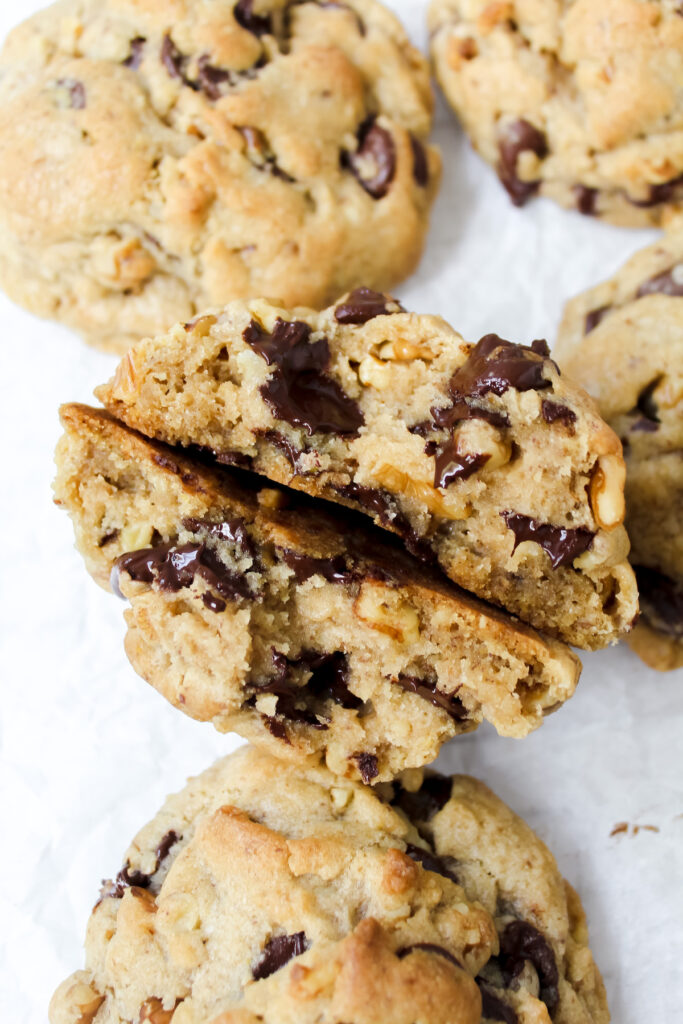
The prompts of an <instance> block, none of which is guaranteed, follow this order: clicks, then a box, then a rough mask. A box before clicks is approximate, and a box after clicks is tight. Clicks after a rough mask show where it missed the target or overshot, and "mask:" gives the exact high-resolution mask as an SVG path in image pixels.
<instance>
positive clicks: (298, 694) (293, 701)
mask: <svg viewBox="0 0 683 1024" xmlns="http://www.w3.org/2000/svg"><path fill="white" fill-rule="evenodd" d="M299 664H300V662H296V661H290V660H289V659H288V658H287V657H285V655H284V654H281V653H280V652H279V651H273V666H274V668H275V675H274V676H273V677H272V678H271V679H268V680H265V681H264V682H262V683H257V684H255V686H254V687H253V688H254V690H255V693H254V694H253V695H252V696H251V697H250V698H249V700H247V701H246V706H247V707H254V706H255V705H256V699H257V697H258V696H259V695H261V694H263V693H271V694H274V696H276V697H277V703H276V705H275V713H276V715H279V716H280V717H281V718H284V719H286V720H287V721H289V722H301V723H302V724H303V725H309V726H311V728H313V729H319V730H321V731H325V730H326V729H327V728H328V724H327V722H321V721H320V718H319V717H318V716H317V715H316V714H315V713H314V712H313V711H312V710H310V709H309V704H310V695H309V694H308V693H307V690H306V688H305V687H303V686H297V685H296V683H293V682H290V677H291V674H292V671H293V670H295V669H296V667H297V666H298V665H299ZM301 704H303V705H304V707H300V706H299V705H301ZM320 717H323V716H320Z"/></svg>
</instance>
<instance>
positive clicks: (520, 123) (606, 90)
mask: <svg viewBox="0 0 683 1024" xmlns="http://www.w3.org/2000/svg"><path fill="white" fill-rule="evenodd" d="M681 12H682V8H681V5H680V4H677V3H674V2H672V0H650V2H648V3H643V2H641V0H572V2H571V3H566V2H565V3H560V2H558V0H515V2H514V3H511V2H510V3H508V2H495V0H432V3H431V7H430V11H429V27H430V30H431V52H432V58H433V62H434V67H435V71H436V76H437V78H438V80H439V83H440V85H441V87H442V89H443V91H444V93H445V95H446V98H447V99H448V101H449V103H450V104H451V106H452V107H453V108H454V110H455V112H456V113H457V115H458V117H459V118H460V120H461V122H462V124H463V127H464V128H465V130H466V131H467V133H468V134H469V136H470V139H471V141H472V145H473V146H474V148H475V149H476V151H477V152H478V153H479V154H480V155H481V156H482V157H483V158H484V159H485V160H486V161H487V162H488V163H489V164H491V165H492V166H493V167H494V168H495V169H496V172H497V174H498V176H499V178H500V180H501V183H502V184H503V186H504V187H505V189H506V190H507V192H508V194H509V196H510V198H511V200H512V202H513V203H514V204H515V205H517V206H522V205H524V204H525V203H526V202H527V201H528V200H529V199H531V198H532V197H533V196H535V195H541V196H548V197H549V198H551V199H554V200H555V201H556V202H558V203H560V204H561V205H562V206H565V207H567V208H569V209H573V210H577V211H578V212H580V213H582V214H584V215H586V216H590V217H599V218H600V219H602V220H607V221H611V222H613V223H616V224H623V225H630V226H634V227H637V226H646V225H650V224H659V223H660V222H662V221H664V220H666V219H668V217H669V216H670V215H671V213H672V211H674V210H676V209H679V208H680V207H681V203H682V202H683V146H682V145H681V127H682V126H683V98H682V93H681V87H680V86H681V83H680V65H681V61H682V60H683V18H682V17H681Z"/></svg>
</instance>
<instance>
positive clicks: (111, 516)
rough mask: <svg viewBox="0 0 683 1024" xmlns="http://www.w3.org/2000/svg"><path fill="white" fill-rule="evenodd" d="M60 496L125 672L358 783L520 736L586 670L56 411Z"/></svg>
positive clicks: (252, 501)
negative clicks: (486, 735)
mask: <svg viewBox="0 0 683 1024" xmlns="http://www.w3.org/2000/svg"><path fill="white" fill-rule="evenodd" d="M62 421H63V423H64V426H65V428H66V434H65V436H64V438H63V440H62V441H61V443H60V446H59V451H58V466H59V471H58V478H57V483H56V495H57V501H58V503H59V504H61V505H63V506H64V507H65V508H66V509H67V511H69V513H70V514H71V516H72V518H73V520H74V526H75V530H76V537H77V543H78V546H79V548H80V550H81V552H82V554H83V556H84V558H85V560H86V564H87V566H88V569H89V570H90V572H91V573H92V575H93V576H94V577H95V579H96V580H98V581H99V582H100V583H101V584H103V585H104V586H109V582H110V580H111V584H112V586H113V588H114V590H115V591H117V592H118V593H119V595H120V596H122V597H123V596H125V597H126V598H127V599H128V600H129V601H130V610H129V611H127V613H126V619H127V622H128V627H129V632H128V636H127V640H126V649H127V652H128V655H129V657H130V660H131V661H132V663H133V665H134V666H135V668H136V669H137V671H138V672H139V673H140V675H142V676H143V677H144V678H145V679H146V680H147V681H148V682H150V683H151V684H152V685H153V686H154V687H156V689H157V690H159V692H160V693H162V694H163V695H164V696H165V697H166V698H167V699H168V700H169V701H171V702H172V703H173V704H174V705H175V706H176V707H178V708H180V710H182V711H184V712H185V713H186V714H188V715H191V716H192V717H193V718H197V719H199V720H202V721H212V722H213V723H214V725H215V726H216V727H217V728H218V729H220V730H221V731H226V732H227V731H229V730H234V731H236V732H238V733H240V734H241V735H242V736H245V737H247V738H248V739H251V740H253V741H254V742H256V743H259V744H261V745H265V746H267V747H268V748H269V749H270V750H272V751H273V752H274V753H276V754H278V755H279V756H281V757H285V758H288V759H293V760H298V761H302V760H312V761H315V760H320V759H321V758H322V759H324V760H325V761H326V762H327V764H328V766H329V767H330V768H331V769H332V770H333V771H335V772H337V773H338V774H340V775H344V776H347V777H355V778H361V779H363V780H364V781H365V782H373V781H376V780H378V779H388V778H393V777H394V776H395V775H397V774H398V773H399V772H400V771H402V770H403V769H404V768H407V767H415V766H420V765H424V764H427V763H428V762H430V761H432V760H434V758H435V757H436V756H437V754H438V752H439V749H440V747H441V745H442V744H443V743H444V742H445V741H446V740H448V739H450V738H451V737H452V736H455V735H457V734H459V733H463V732H469V731H471V730H472V729H475V728H476V727H477V725H478V724H479V723H480V722H481V721H482V720H484V719H486V720H488V721H490V722H492V723H493V725H494V726H495V727H496V729H498V731H499V732H500V733H501V734H503V735H506V736H525V735H526V734H527V733H529V732H530V731H531V730H532V729H535V728H537V727H538V726H539V725H540V724H541V723H542V721H543V717H544V715H546V714H548V713H549V712H551V711H553V710H555V709H556V708H558V707H559V706H560V705H561V704H562V703H563V702H564V701H566V700H568V699H569V697H571V695H572V693H573V692H574V688H575V686H576V683H577V681H578V677H579V672H580V664H579V662H578V659H577V658H576V657H575V656H574V655H573V654H572V653H571V651H569V649H568V648H567V647H565V646H564V644H562V643H560V642H559V641H556V640H549V639H546V638H544V637H542V636H541V635H539V634H538V633H536V632H535V631H534V630H533V629H531V628H529V627H528V626H524V625H522V624H521V623H519V622H517V621H516V620H515V619H513V618H512V617H511V616H509V615H506V614H504V613H502V612H499V611H498V610H497V609H494V608H491V607H490V606H487V605H485V604H484V603H483V602H481V601H478V600H476V599H475V598H473V597H472V596H471V595H469V594H466V593H465V592H464V591H461V590H460V589H459V588H458V587H456V586H455V585H453V584H451V583H450V582H449V581H448V580H446V579H445V578H444V577H443V576H441V574H440V573H437V572H434V571H433V570H430V569H429V568H427V567H425V566H424V565H423V564H421V563H420V562H419V561H417V560H416V559H414V558H413V557H411V556H410V555H408V554H407V553H406V552H405V550H403V548H402V546H401V544H400V542H399V541H396V542H395V543H394V538H393V537H392V536H391V534H388V533H385V532H384V531H381V530H378V529H376V528H375V527H373V526H372V525H371V524H370V523H368V521H367V519H365V518H364V517H361V516H356V515H354V514H353V513H348V514H345V513H344V511H343V510H341V509H335V508H334V506H328V507H327V509H325V508H323V507H321V505H320V504H316V505H314V503H313V502H312V501H307V500H306V499H305V498H304V497H303V496H301V495H298V494H296V493H295V492H288V493H286V492H284V491H283V490H282V489H274V488H273V487H272V486H266V484H265V481H263V479H260V478H258V477H253V478H251V480H245V479H244V476H242V477H238V476H237V475H236V473H235V471H234V470H233V471H232V472H231V471H228V470H220V469H212V468H209V467H206V466H205V465H202V463H201V462H199V461H197V460H196V459H195V460H190V459H189V458H187V457H185V456H183V455H182V454H179V453H177V452H176V451H174V450H173V449H169V448H166V447H164V446H162V445H159V444H156V443H152V442H149V441H147V440H146V439H144V438H142V437H140V436H139V435H137V434H135V433H133V432H132V431H131V430H129V429H128V428H126V427H124V426H121V425H120V424H118V423H116V422H115V421H114V420H112V419H111V418H110V417H108V416H107V415H106V414H105V413H102V412H100V411H97V410H94V409H88V408H87V407H85V406H66V407H65V408H64V409H63V410H62Z"/></svg>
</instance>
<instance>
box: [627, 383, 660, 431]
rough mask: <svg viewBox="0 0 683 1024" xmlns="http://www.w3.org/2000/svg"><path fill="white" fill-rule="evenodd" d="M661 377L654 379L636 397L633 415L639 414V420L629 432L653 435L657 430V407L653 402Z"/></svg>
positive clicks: (658, 424) (658, 420)
mask: <svg viewBox="0 0 683 1024" xmlns="http://www.w3.org/2000/svg"><path fill="white" fill-rule="evenodd" d="M661 379H662V378H661V377H655V379H654V380H653V381H650V383H649V384H648V385H647V387H645V388H643V390H642V391H641V392H640V394H639V395H638V401H637V403H636V408H635V409H634V410H633V412H634V414H638V413H640V418H639V419H638V420H637V421H636V422H635V423H634V424H633V425H632V427H631V430H641V431H647V432H648V433H654V432H655V431H656V430H659V427H660V419H659V406H658V405H657V403H656V402H655V400H654V392H655V390H656V388H657V387H658V386H659V384H660V382H661Z"/></svg>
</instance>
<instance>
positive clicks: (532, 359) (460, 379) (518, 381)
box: [448, 334, 555, 401]
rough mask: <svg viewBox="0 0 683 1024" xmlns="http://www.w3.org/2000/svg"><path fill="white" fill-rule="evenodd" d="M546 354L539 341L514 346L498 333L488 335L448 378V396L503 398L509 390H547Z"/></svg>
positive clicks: (460, 397)
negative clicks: (449, 378) (528, 344)
mask: <svg viewBox="0 0 683 1024" xmlns="http://www.w3.org/2000/svg"><path fill="white" fill-rule="evenodd" d="M549 354H550V353H549V351H548V347H547V345H546V343H545V342H542V341H534V342H533V343H532V344H531V346H527V345H515V344H514V343H513V342H511V341H504V340H503V339H502V338H499V337H498V335H497V334H487V335H485V337H483V338H482V339H481V340H480V341H479V342H477V344H476V345H475V346H474V348H473V349H472V352H471V353H470V355H469V357H468V359H467V361H466V362H465V363H463V365H462V366H460V367H459V368H458V369H457V370H456V371H455V373H454V374H453V376H452V377H451V380H450V382H449V385H448V391H449V394H450V395H451V397H452V398H453V399H457V400H460V401H466V400H467V399H468V398H472V397H475V396H476V397H478V398H481V397H483V396H484V395H488V394H494V395H504V394H505V392H506V391H507V390H508V388H515V389H516V390H517V391H541V390H543V389H544V388H549V387H551V382H550V381H549V380H547V379H546V377H545V376H544V370H545V363H546V359H547V358H548V356H549ZM552 365H555V364H554V363H553V364H552Z"/></svg>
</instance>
